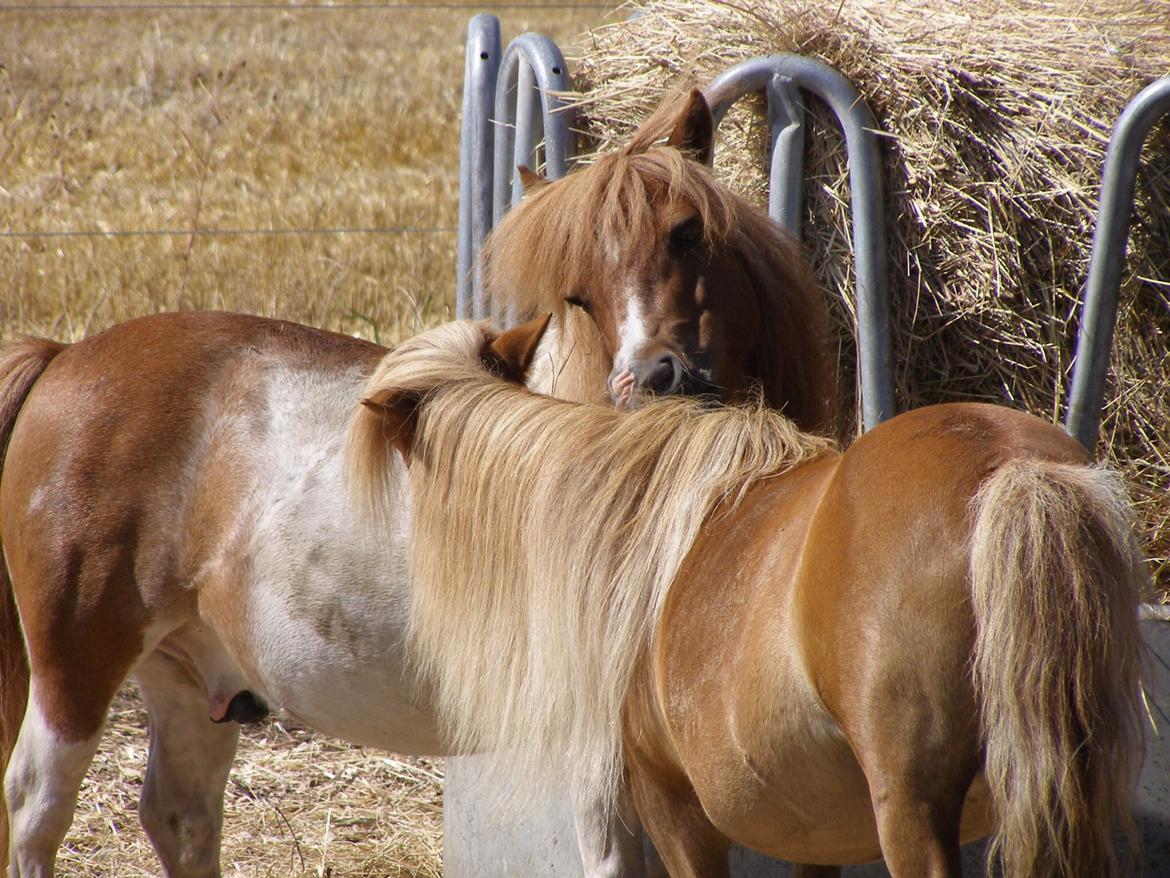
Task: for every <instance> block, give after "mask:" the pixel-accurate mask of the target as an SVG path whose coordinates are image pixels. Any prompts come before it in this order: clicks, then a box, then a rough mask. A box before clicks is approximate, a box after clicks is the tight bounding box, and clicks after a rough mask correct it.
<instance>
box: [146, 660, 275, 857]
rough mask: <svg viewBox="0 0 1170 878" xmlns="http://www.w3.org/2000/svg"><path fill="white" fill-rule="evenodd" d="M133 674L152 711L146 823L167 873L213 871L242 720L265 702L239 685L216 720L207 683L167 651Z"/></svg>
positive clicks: (255, 713)
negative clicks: (210, 713)
mask: <svg viewBox="0 0 1170 878" xmlns="http://www.w3.org/2000/svg"><path fill="white" fill-rule="evenodd" d="M134 677H135V680H136V682H137V683H138V685H139V688H140V689H141V691H142V700H143V702H144V703H145V705H146V710H147V713H148V714H149V716H150V755H149V757H148V761H147V767H146V779H145V781H144V783H143V786H142V799H141V802H140V804H139V819H140V820H141V822H142V827H143V829H144V830H145V831H146V834H147V836H148V837H149V838H150V841H151V844H153V845H154V849H155V851H156V852H157V853H158V856H159V859H160V860H161V861H162V864H163V868H164V869H165V870H166V874H167V875H168V876H169V878H215V876H218V875H219V874H220V867H219V848H220V840H221V834H222V830H223V797H224V787H225V786H226V784H227V779H228V773H229V772H230V770H231V766H232V761H233V759H234V758H235V753H236V744H237V741H238V740H239V725H238V722H240V721H245V720H255V719H257V718H258V717H259V716H260V705H259V702H256V701H255V699H253V698H252V697H251V696H250V694H247V693H241V695H240V696H237V697H236V698H235V699H233V700H232V702H231V706H230V707H229V708H228V711H227V713H226V715H225V717H224V721H222V722H213V721H212V720H211V719H210V718H209V716H208V698H207V694H206V691H205V689H204V687H203V686H202V685H201V684H200V683H199V681H198V680H196V679H195V678H194V676H193V675H192V673H191V672H190V670H188V668H187V667H186V666H185V665H184V664H183V663H181V662H179V661H176V660H175V659H173V658H171V657H170V656H168V655H166V654H164V653H162V652H157V651H156V652H154V653H152V654H151V655H150V656H149V657H148V658H147V659H146V660H145V661H144V662H143V663H142V665H141V666H139V668H137V669H136V671H135V674H134ZM241 696H246V697H241Z"/></svg>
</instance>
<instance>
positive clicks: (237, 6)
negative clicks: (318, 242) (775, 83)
mask: <svg viewBox="0 0 1170 878" xmlns="http://www.w3.org/2000/svg"><path fill="white" fill-rule="evenodd" d="M488 5H490V7H491V8H494V9H516V10H544V11H548V10H588V9H593V10H598V11H604V10H606V9H613V8H616V7H617V6H618V5H620V4H618V3H615V2H609V3H491V4H488ZM484 7H485V4H483V3H392V2H389V3H370V2H356V3H296V2H292V3H279V2H277V3H263V2H244V3H237V2H224V3H13V4H5V3H0V16H2V15H3V14H4V13H13V12H26V13H49V12H208V11H219V10H227V11H230V10H250V11H269V10H272V11H295V12H342V11H386V10H403V11H443V10H451V11H462V12H472V11H481V10H483V9H484ZM2 67H3V65H2V64H0V69H2ZM457 231H458V227H456V226H388V227H331V228H268V229H261V228H237V229H116V230H105V229H63V230H3V229H0V239H25V240H27V239H54V238H55V239H61V238H169V237H245V236H285V235H287V236H293V235H346V234H354V235H412V234H426V235H431V234H454V233H455V232H457Z"/></svg>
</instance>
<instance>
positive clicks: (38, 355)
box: [0, 339, 65, 858]
mask: <svg viewBox="0 0 1170 878" xmlns="http://www.w3.org/2000/svg"><path fill="white" fill-rule="evenodd" d="M64 348H65V345H62V344H59V343H57V342H52V341H48V340H46V339H26V340H24V341H20V342H15V343H13V344H11V345H9V346H7V347H6V348H5V349H4V350H3V352H0V477H2V475H3V471H4V464H5V456H6V452H7V449H8V439H9V437H11V435H12V428H13V427H14V426H15V424H16V416H17V414H18V413H19V411H20V408H21V406H22V405H23V404H24V401H25V399H26V398H27V397H28V394H29V391H30V390H32V386H33V383H34V382H35V381H36V380H37V378H39V377H40V376H41V373H42V372H44V371H45V369H46V368H47V367H48V365H49V362H50V361H51V360H52V359H53V357H55V356H56V355H57V354H59V353H60V352H61V351H62V350H64ZM28 682H29V668H28V656H27V655H26V654H25V651H24V635H23V634H22V633H21V630H20V618H19V616H18V614H17V611H16V598H15V595H14V594H13V591H12V580H11V579H10V577H9V574H8V565H7V563H6V562H5V560H4V554H3V546H0V778H2V777H3V776H4V773H5V771H7V768H8V759H9V757H10V756H11V755H12V749H13V747H15V746H16V736H17V734H18V733H19V732H20V723H21V720H22V719H23V718H24V710H25V705H26V704H27V702H28ZM7 851H8V810H7V807H6V804H5V802H4V797H3V788H2V786H0V858H4V857H5V856H6V854H7Z"/></svg>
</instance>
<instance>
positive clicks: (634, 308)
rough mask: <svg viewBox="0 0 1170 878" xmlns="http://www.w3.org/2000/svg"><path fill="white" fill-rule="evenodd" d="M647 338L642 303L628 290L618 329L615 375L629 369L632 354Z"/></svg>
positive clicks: (635, 294) (633, 292) (614, 365)
mask: <svg viewBox="0 0 1170 878" xmlns="http://www.w3.org/2000/svg"><path fill="white" fill-rule="evenodd" d="M647 338H648V336H647V334H646V322H645V315H644V314H643V312H642V301H641V299H639V298H638V295H637V293H636V292H635V291H633V290H630V291H629V295H628V297H627V298H626V316H625V317H624V318H623V319H622V323H621V326H619V327H618V351H617V355H616V356H615V357H614V362H613V370H614V372H615V373H618V372H621V371H622V370H623V369H628V368H629V366H630V361H631V360H632V359H633V358H634V354H636V353H637V352H638V349H639V348H641V347H642V346H643V345H645V344H646V339H647Z"/></svg>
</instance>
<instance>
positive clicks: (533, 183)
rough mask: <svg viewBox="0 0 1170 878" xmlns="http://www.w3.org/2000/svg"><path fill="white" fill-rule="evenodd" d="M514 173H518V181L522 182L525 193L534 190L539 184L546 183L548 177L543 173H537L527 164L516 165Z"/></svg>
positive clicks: (544, 184) (545, 184)
mask: <svg viewBox="0 0 1170 878" xmlns="http://www.w3.org/2000/svg"><path fill="white" fill-rule="evenodd" d="M516 173H518V174H519V175H520V182H521V184H523V186H524V191H525V192H526V193H527V192H535V191H536V190H537V189H539V188H540V187H541V186H547V185H548V178H547V177H545V176H544V175H543V174H538V173H537V172H536V171H534V170H532V168H530V167H528V165H517V166H516Z"/></svg>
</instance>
